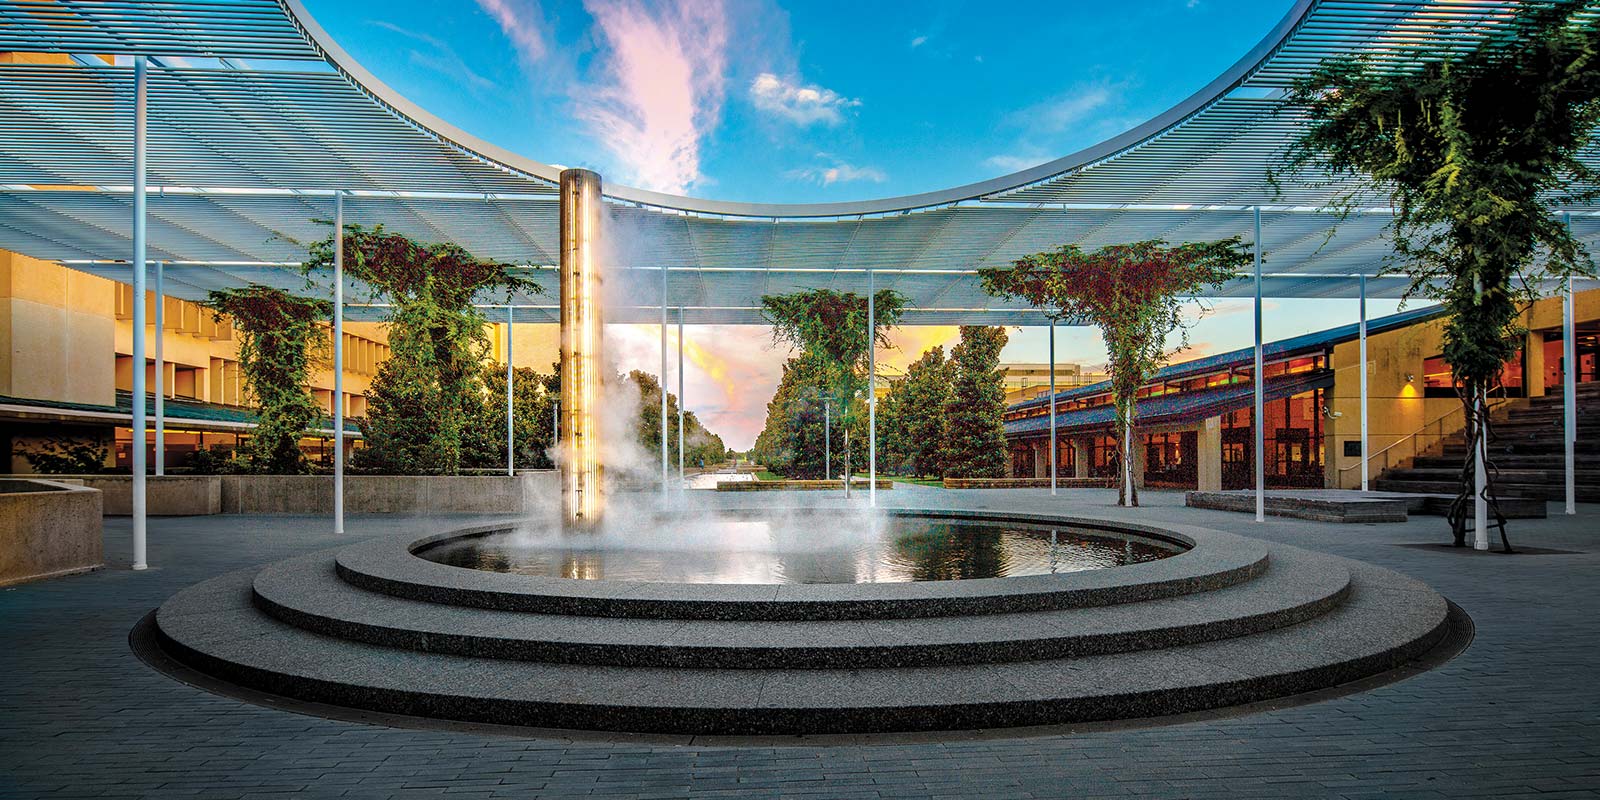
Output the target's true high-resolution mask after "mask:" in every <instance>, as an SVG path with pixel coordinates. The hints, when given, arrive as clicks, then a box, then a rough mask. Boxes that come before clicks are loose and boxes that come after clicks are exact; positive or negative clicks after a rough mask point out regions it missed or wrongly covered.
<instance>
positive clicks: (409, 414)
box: [303, 225, 541, 475]
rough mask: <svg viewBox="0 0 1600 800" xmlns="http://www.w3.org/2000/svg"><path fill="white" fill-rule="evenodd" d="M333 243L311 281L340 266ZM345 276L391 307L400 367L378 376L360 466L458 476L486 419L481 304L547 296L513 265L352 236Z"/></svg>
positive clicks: (402, 240)
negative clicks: (490, 296) (470, 440)
mask: <svg viewBox="0 0 1600 800" xmlns="http://www.w3.org/2000/svg"><path fill="white" fill-rule="evenodd" d="M333 247H334V246H333V238H332V237H331V236H330V237H329V238H328V239H324V240H323V241H320V242H317V243H315V244H313V245H312V246H311V254H310V257H309V258H308V259H307V260H306V262H305V264H304V265H303V269H305V271H306V272H307V274H308V275H309V274H311V273H312V272H316V271H324V270H328V269H330V268H331V267H332V265H333V256H334V253H333ZM344 266H345V272H346V273H347V274H348V275H349V276H350V277H352V278H356V279H357V280H361V281H364V282H365V283H366V284H367V285H368V286H369V287H371V290H372V293H373V295H374V297H373V299H375V300H383V301H386V302H388V303H389V304H390V306H391V311H390V316H389V328H388V330H389V350H390V357H389V359H388V360H386V361H384V362H383V365H382V366H380V367H379V368H378V374H377V375H376V376H375V377H374V378H373V380H372V387H371V389H370V391H369V393H368V395H367V404H368V412H367V419H366V421H365V422H364V423H363V424H362V433H363V434H364V436H365V438H366V442H367V446H366V447H365V448H364V449H362V450H360V451H357V459H358V466H360V467H362V468H365V469H369V470H374V471H380V472H392V473H400V474H416V473H421V474H446V475H448V474H453V473H455V472H456V471H457V470H458V469H459V468H460V466H461V464H462V450H463V444H464V439H465V438H467V433H466V428H467V426H468V424H469V422H471V421H473V420H476V419H479V418H480V417H482V415H483V414H484V413H485V409H484V401H485V399H484V389H483V369H482V363H483V360H484V358H485V357H486V356H487V354H488V351H489V340H488V337H487V336H486V334H485V333H484V326H485V324H486V320H485V319H484V316H483V314H482V312H480V311H479V310H478V309H477V308H475V307H474V306H473V302H474V300H475V299H477V298H478V297H479V295H480V294H485V293H493V292H504V293H505V297H506V301H509V300H510V296H511V293H512V292H514V291H517V290H522V291H527V292H531V293H538V292H540V291H541V290H540V288H539V287H538V285H537V284H534V283H533V282H531V281H529V280H526V279H524V278H520V277H517V276H516V275H514V274H512V270H513V269H514V267H513V265H511V264H504V263H500V262H497V261H491V260H486V259H480V258H478V257H477V256H474V255H472V254H471V253H469V252H467V251H466V250H465V249H463V248H461V247H460V246H458V245H454V244H448V243H446V244H429V243H421V242H416V241H413V240H411V239H409V238H407V237H405V236H401V235H399V234H394V233H388V232H386V231H385V230H384V229H383V226H381V225H380V226H377V227H375V228H372V229H366V228H362V227H361V226H359V225H350V226H346V228H345V234H344Z"/></svg>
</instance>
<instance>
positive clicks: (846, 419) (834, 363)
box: [761, 289, 904, 495]
mask: <svg viewBox="0 0 1600 800" xmlns="http://www.w3.org/2000/svg"><path fill="white" fill-rule="evenodd" d="M761 306H762V309H763V312H764V313H765V315H766V317H767V321H768V322H771V323H772V336H773V339H774V341H777V342H784V343H787V344H789V345H791V346H793V347H795V348H797V349H799V351H800V354H799V356H798V358H799V360H800V361H801V362H803V364H804V367H803V370H804V371H803V372H802V373H801V374H802V375H805V376H807V377H812V378H813V380H814V381H815V382H814V383H812V384H811V387H810V388H812V389H814V390H815V392H816V399H817V400H825V401H827V402H828V404H829V405H830V406H831V408H832V409H833V413H834V415H835V416H836V417H837V418H838V420H839V423H840V425H841V426H842V427H843V428H844V432H845V433H844V442H843V443H842V444H843V447H844V474H845V476H846V477H847V478H848V476H849V474H850V468H851V452H850V431H851V428H853V427H858V426H860V425H861V423H863V422H864V420H863V419H862V416H863V413H862V412H863V411H864V410H865V408H866V401H867V398H868V394H867V393H868V392H871V391H872V380H871V379H872V376H871V375H869V374H868V362H869V359H870V355H871V350H870V349H869V348H868V347H867V299H866V298H865V297H861V296H860V295H856V294H852V293H850V292H836V291H833V290H832V289H812V290H809V291H804V292H795V293H793V294H786V295H766V296H764V297H762V298H761ZM903 307H904V300H903V299H902V298H901V296H900V294H899V293H898V292H895V291H893V290H890V289H883V290H880V291H878V292H877V293H875V294H874V295H873V311H874V319H873V323H874V324H873V331H872V340H873V342H874V343H875V344H877V345H881V346H885V347H887V346H888V344H889V340H888V335H887V329H889V328H891V327H893V326H894V325H895V323H896V322H898V321H899V319H900V313H901V310H902V308H903ZM805 394H806V393H805V392H797V393H794V396H793V397H792V398H787V399H786V402H785V405H784V406H783V407H782V408H781V409H780V410H781V411H783V412H784V413H786V414H788V413H791V412H792V411H793V410H794V408H795V404H796V403H797V402H803V401H804V400H806V399H808V398H806V397H805V396H804V395H805ZM769 408H770V407H769ZM817 410H818V411H821V410H822V409H817ZM771 422H772V419H771V417H770V416H769V417H768V424H769V425H770V424H771ZM849 492H850V481H849V480H848V479H847V480H846V481H845V494H846V495H848V494H849Z"/></svg>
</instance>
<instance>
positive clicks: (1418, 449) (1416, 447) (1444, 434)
mask: <svg viewBox="0 0 1600 800" xmlns="http://www.w3.org/2000/svg"><path fill="white" fill-rule="evenodd" d="M1510 402H1511V401H1510V399H1508V398H1504V397H1497V398H1490V400H1489V413H1491V414H1492V413H1494V412H1495V411H1496V410H1497V409H1499V408H1502V407H1504V406H1505V405H1507V404H1509V403H1510ZM1465 414H1466V409H1465V408H1464V407H1462V406H1460V405H1456V406H1455V407H1453V408H1451V409H1450V410H1449V411H1446V412H1445V413H1443V414H1440V415H1439V416H1438V417H1436V418H1434V419H1433V420H1432V421H1431V422H1428V423H1427V424H1425V425H1423V426H1422V427H1420V428H1418V429H1416V430H1414V431H1412V432H1411V433H1408V434H1406V435H1404V436H1402V437H1400V438H1399V439H1396V440H1394V441H1393V442H1390V443H1389V444H1388V445H1387V446H1385V447H1384V448H1383V449H1381V450H1378V451H1377V452H1375V453H1373V454H1372V455H1371V456H1370V457H1368V458H1367V460H1366V461H1367V464H1368V468H1369V469H1370V470H1371V472H1370V473H1369V474H1371V475H1373V476H1374V477H1376V476H1377V475H1378V474H1380V473H1382V472H1383V471H1384V470H1386V469H1388V468H1389V467H1391V466H1394V465H1393V464H1390V463H1389V458H1390V457H1389V451H1391V450H1393V449H1395V448H1396V447H1399V446H1400V445H1402V444H1405V443H1407V442H1411V443H1413V447H1412V448H1411V455H1410V456H1408V457H1409V458H1416V457H1417V456H1419V455H1421V454H1422V453H1424V452H1426V448H1424V447H1423V446H1422V445H1420V444H1417V443H1418V442H1419V441H1420V440H1421V439H1422V438H1423V437H1428V436H1431V437H1433V439H1434V441H1433V442H1431V443H1429V444H1428V445H1427V447H1432V446H1433V445H1434V444H1437V443H1438V442H1440V441H1443V440H1444V439H1446V438H1448V437H1450V436H1455V435H1456V434H1458V433H1460V432H1461V431H1462V429H1463V428H1465V427H1466V421H1465V416H1464V415H1465ZM1451 417H1458V418H1460V419H1457V421H1456V422H1454V423H1453V424H1452V425H1451V427H1450V428H1449V430H1448V431H1447V430H1446V429H1445V425H1444V423H1445V420H1448V419H1450V418H1451ZM1435 428H1437V430H1436V431H1434V430H1432V429H1435ZM1378 456H1383V463H1381V464H1379V463H1377V458H1378ZM1396 458H1397V459H1399V458H1400V457H1399V456H1396ZM1356 469H1361V459H1359V458H1358V459H1356V462H1355V463H1354V464H1350V465H1348V466H1344V467H1340V468H1339V476H1340V480H1339V485H1340V486H1343V485H1344V474H1345V473H1346V472H1349V471H1351V470H1356Z"/></svg>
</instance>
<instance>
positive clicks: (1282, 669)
mask: <svg viewBox="0 0 1600 800" xmlns="http://www.w3.org/2000/svg"><path fill="white" fill-rule="evenodd" d="M1274 549H1276V548H1274ZM1328 558H1332V557H1328ZM1333 560H1335V561H1338V562H1340V563H1341V564H1342V565H1343V567H1344V568H1345V570H1346V571H1347V572H1348V573H1349V575H1350V588H1349V591H1348V594H1347V596H1346V598H1345V600H1344V602H1342V603H1340V604H1339V605H1337V606H1336V607H1334V608H1332V609H1331V610H1330V611H1328V613H1326V614H1323V615H1321V616H1317V617H1314V618H1311V619H1309V620H1307V621H1305V622H1302V623H1300V624H1296V625H1290V626H1287V627H1281V628H1274V629H1271V630H1267V631H1263V632H1258V633H1254V634H1251V635H1246V636H1238V637H1234V638H1229V639H1222V640H1218V641H1210V642H1201V643H1194V644H1184V645H1180V646H1174V647H1167V648H1163V649H1158V650H1141V651H1136V652H1127V653H1115V654H1108V655H1089V656H1082V657H1075V658H1060V659H1042V660H1033V661H1020V662H1008V663H999V664H981V665H954V666H927V667H909V668H886V669H810V670H807V669H683V668H658V667H623V666H596V665H589V664H583V665H573V664H552V663H543V662H536V661H507V660H502V659H493V658H481V657H468V656H460V655H450V654H441V653H429V652H420V651H415V650H406V649H397V648H391V647H383V646H380V645H374V644H367V643H363V642H354V641H349V640H345V639H339V638H334V637H330V636H325V635H322V634H317V633H312V632H310V631H307V630H303V629H301V628H298V627H295V626H293V625H288V624H285V623H283V622H280V621H278V620H276V619H273V618H272V617H270V616H268V615H266V614H264V613H261V612H260V611H259V610H258V609H256V608H255V607H254V605H253V604H252V596H253V592H252V584H253V580H254V577H255V571H251V570H246V571H241V572H235V573H229V574H227V575H224V576H221V577H219V578H216V579H213V580H210V581H207V582H205V583H202V584H199V585H197V586H194V587H190V588H189V589H185V590H184V591H182V592H179V593H178V594H177V595H175V596H173V597H172V598H171V599H170V600H168V601H167V603H166V604H164V605H163V606H162V607H161V608H160V609H159V610H158V612H157V615H156V626H157V638H158V641H159V642H160V644H161V646H162V648H163V649H164V650H165V651H166V652H167V653H168V654H169V655H171V656H172V657H174V658H176V659H178V660H179V661H181V662H183V663H185V664H187V665H189V666H191V667H193V668H195V669H199V670H201V671H203V672H207V673H210V674H211V675H214V676H217V677H220V678H223V679H226V680H229V681H232V682H234V683H237V684H241V685H244V686H248V687H250V688H253V689H257V690H261V691H266V692H272V693H276V694H280V695H286V696H289V697H293V698H298V699H301V700H308V701H315V702H322V703H333V704H338V705H344V706H351V707H356V708H362V709H369V710H376V711H384V712H392V713H401V714H414V715H424V716H431V717H445V718H450V719H458V720H470V721H481V722H490V723H499V724H514V725H530V726H539V727H556V728H583V729H604V730H627V731H647V732H663V733H718V734H797V733H833V732H871V731H911V730H932V729H955V728H992V727H1005V726H1018V725H1041V724H1054V723H1065V722H1077V721H1089V720H1102V719H1112V718H1130V717H1139V716H1152V715H1162V714H1173V713H1181V712H1187V711H1195V710H1200V709H1206V708H1215V707H1219V706H1226V705H1234V704H1239V703H1246V702H1253V701H1257V700H1264V699H1268V698H1272V697H1280V696H1285V695H1290V694H1296V693H1300V692H1304V691H1308V690H1311V689H1316V688H1321V687H1327V686H1332V685H1336V684H1340V683H1345V682H1348V681H1352V680H1357V679H1360V678H1364V677H1368V676H1371V675H1374V674H1376V673H1379V672H1383V671H1386V670H1389V669H1391V668H1394V667H1396V666H1399V665H1401V664H1403V663H1405V662H1407V661H1409V660H1411V659H1413V658H1415V657H1417V656H1418V655H1420V654H1422V653H1423V652H1425V651H1427V650H1428V649H1430V648H1431V647H1433V646H1434V644H1435V643H1436V642H1438V641H1439V639H1440V638H1441V637H1442V636H1443V635H1444V633H1445V630H1446V627H1447V615H1448V604H1447V603H1446V602H1445V600H1444V599H1443V598H1442V597H1440V596H1439V595H1438V594H1436V593H1434V592H1433V591H1432V590H1431V589H1429V588H1428V587H1427V586H1426V585H1423V584H1421V583H1419V582H1417V581H1414V580H1411V579H1410V578H1406V577H1404V576H1402V575H1399V574H1398V573H1395V572H1392V571H1389V570H1384V569H1380V568H1377V567H1373V566H1370V565H1366V564H1362V563H1360V562H1354V561H1348V560H1344V559H1333ZM1108 571H1110V570H1108Z"/></svg>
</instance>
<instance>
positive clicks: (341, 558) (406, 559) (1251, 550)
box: [335, 509, 1267, 620]
mask: <svg viewBox="0 0 1600 800" xmlns="http://www.w3.org/2000/svg"><path fill="white" fill-rule="evenodd" d="M784 510H794V509H784ZM886 513H888V514H890V515H892V516H897V517H912V518H931V519H955V520H963V521H982V522H1016V523H1026V524H1031V525H1038V524H1044V525H1059V526H1061V527H1070V528H1077V529H1087V530H1092V531H1103V532H1107V533H1112V534H1123V535H1135V536H1139V537H1144V538H1151V539H1160V540H1164V541H1167V542H1172V543H1175V544H1179V545H1184V546H1187V547H1188V549H1187V550H1186V551H1184V552H1180V553H1176V554H1174V555H1172V556H1169V557H1166V558H1162V559H1158V560H1155V561H1147V562H1143V563H1139V564H1130V565H1127V566H1119V567H1113V568H1108V569H1096V570H1086V571H1081V572H1069V573H1059V574H1045V575H1022V576H1015V577H1004V578H973V579H967V580H952V581H920V582H906V583H824V584H734V583H664V582H644V581H608V580H577V579H571V578H557V577H542V576H531V575H518V574H512V573H498V572H488V571H483V570H474V569H467V568H462V567H455V566H449V565H446V564H440V563H436V562H433V561H429V560H427V559H425V558H422V557H420V556H418V555H415V551H416V550H418V549H421V548H425V547H428V546H430V545H434V544H437V543H439V542H442V541H446V540H449V539H454V538H461V537H471V536H480V535H484V534H487V533H492V532H496V531H503V530H506V529H507V528H508V527H509V526H508V525H507V523H505V522H497V523H486V524H482V525H475V526H470V527H463V528H455V529H452V530H448V531H438V532H434V533H430V534H427V535H423V536H418V535H417V534H416V532H411V533H404V534H395V535H391V536H384V537H379V538H377V539H373V540H369V541H366V542H362V543H359V544H356V545H350V546H347V547H344V548H341V549H339V550H338V552H337V554H336V557H335V565H336V569H337V571H338V573H339V576H340V577H341V578H343V579H344V580H345V581H346V582H348V583H351V584H353V585H356V586H359V587H361V588H364V589H367V590H370V591H377V592H383V593H385V594H391V595H395V596H399V597H406V598H410V599H414V600H424V601H427V602H434V603H441V604H446V605H458V606H470V607H478V608H491V609H498V610H508V611H518V610H520V611H531V612H537V613H559V614H572V615H581V616H608V617H644V618H658V619H661V618H666V619H774V620H776V619H813V620H826V619H865V618H885V617H903V618H909V617H933V616H950V615H964V614H987V613H1015V612H1023V611H1041V610H1049V609H1057V608H1071V607H1087V606H1103V605H1115V604H1119V603H1126V602H1138V601H1142V600H1150V599H1157V598H1161V597H1171V596H1175V595H1179V594H1188V593H1192V592H1198V591H1207V590H1211V589H1218V588H1223V587H1225V586H1231V585H1234V584H1237V583H1240V582H1242V581H1245V580H1249V579H1250V578H1252V577H1254V576H1255V575H1257V574H1259V573H1260V572H1261V571H1262V570H1264V569H1265V568H1266V560H1267V548H1266V545H1265V544H1264V543H1263V542H1260V541H1258V540H1255V539H1249V538H1246V537H1243V536H1238V535H1236V534H1232V533H1227V532H1224V531H1218V530H1213V529H1209V528H1201V527H1198V526H1192V525H1180V524H1162V525H1160V526H1153V525H1145V524H1140V523H1132V522H1123V521H1114V520H1108V519H1101V518H1092V517H1073V516H1064V515H1054V514H1021V513H1012V512H996V511H986V510H970V509H949V510H946V509H891V510H887V511H886Z"/></svg>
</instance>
